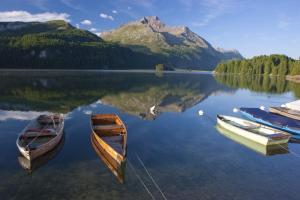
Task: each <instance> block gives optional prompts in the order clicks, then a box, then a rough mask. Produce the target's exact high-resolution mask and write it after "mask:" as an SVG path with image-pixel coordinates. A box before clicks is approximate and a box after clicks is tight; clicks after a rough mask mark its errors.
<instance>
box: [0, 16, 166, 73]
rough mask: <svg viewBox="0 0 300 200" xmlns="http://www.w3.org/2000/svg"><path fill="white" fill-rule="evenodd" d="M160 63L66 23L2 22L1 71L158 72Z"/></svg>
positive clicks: (0, 35) (0, 43)
mask: <svg viewBox="0 0 300 200" xmlns="http://www.w3.org/2000/svg"><path fill="white" fill-rule="evenodd" d="M159 62H160V60H159V59H157V58H153V57H152V56H149V55H145V54H143V53H138V52H133V51H132V50H130V49H129V48H125V47H121V46H120V45H118V44H114V43H110V42H105V41H103V40H102V39H101V38H99V37H98V36H97V35H95V34H93V33H91V32H89V31H85V30H81V29H77V28H75V27H73V26H72V25H71V24H69V23H67V22H65V21H60V20H58V21H49V22H45V23H41V22H27V23H24V22H0V68H8V69H12V68H39V69H43V68H47V69H49V68H50V69H79V68H80V69H108V68H109V69H128V68H129V69H130V68H140V69H143V68H150V67H151V68H154V65H155V64H157V63H159Z"/></svg>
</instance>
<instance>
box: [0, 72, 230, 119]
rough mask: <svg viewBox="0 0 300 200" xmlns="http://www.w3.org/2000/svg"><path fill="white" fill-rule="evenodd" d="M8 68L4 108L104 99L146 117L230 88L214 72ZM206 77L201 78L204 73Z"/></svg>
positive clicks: (69, 105) (0, 84)
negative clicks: (69, 70) (17, 71)
mask: <svg viewBox="0 0 300 200" xmlns="http://www.w3.org/2000/svg"><path fill="white" fill-rule="evenodd" d="M67 73H68V74H67V76H66V75H65V74H64V73H61V72H47V73H46V72H22V73H16V72H6V73H4V74H2V76H1V80H0V96H1V97H0V109H2V110H21V111H29V110H35V111H49V112H64V113H68V112H70V111H72V110H73V109H74V108H76V107H79V106H82V105H87V104H91V103H93V102H95V101H98V100H100V101H101V103H103V104H106V105H111V106H113V107H116V108H118V109H120V110H121V111H123V112H126V113H129V114H132V115H136V116H139V117H141V118H144V119H154V118H155V117H156V116H154V115H153V114H151V113H150V108H151V107H153V106H156V110H157V112H158V113H162V112H183V111H185V110H186V109H187V108H190V107H192V106H193V105H195V104H197V103H199V102H201V101H203V100H204V99H205V98H207V97H208V96H209V95H211V94H212V93H214V92H217V91H220V90H228V89H226V87H224V86H222V85H221V84H218V83H217V82H216V81H214V78H213V77H212V76H210V75H189V74H164V75H163V76H162V77H158V76H155V75H153V74H143V73H133V74H130V73H99V72H98V73H97V72H95V73H91V72H80V73H78V72H77V73H76V72H67ZM199 76H200V77H199Z"/></svg>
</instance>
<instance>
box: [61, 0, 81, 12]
mask: <svg viewBox="0 0 300 200" xmlns="http://www.w3.org/2000/svg"><path fill="white" fill-rule="evenodd" d="M61 2H62V3H63V4H64V5H66V6H68V7H69V8H72V9H74V10H80V11H82V8H81V6H79V5H76V4H74V3H73V0H61Z"/></svg>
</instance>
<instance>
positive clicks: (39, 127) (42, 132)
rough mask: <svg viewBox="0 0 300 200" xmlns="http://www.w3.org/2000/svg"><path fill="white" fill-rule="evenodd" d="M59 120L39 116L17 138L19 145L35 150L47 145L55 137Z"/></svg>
mask: <svg viewBox="0 0 300 200" xmlns="http://www.w3.org/2000/svg"><path fill="white" fill-rule="evenodd" d="M60 122H61V119H59V118H50V117H49V116H46V115H41V116H39V117H38V118H37V120H35V121H34V122H32V123H31V124H30V125H29V126H28V127H27V129H26V130H25V131H24V132H23V133H22V134H21V135H20V136H19V144H20V146H23V147H28V148H29V149H35V148H37V147H38V146H40V145H42V144H44V143H47V142H48V141H49V140H51V139H53V138H54V137H56V135H57V128H59V123H60Z"/></svg>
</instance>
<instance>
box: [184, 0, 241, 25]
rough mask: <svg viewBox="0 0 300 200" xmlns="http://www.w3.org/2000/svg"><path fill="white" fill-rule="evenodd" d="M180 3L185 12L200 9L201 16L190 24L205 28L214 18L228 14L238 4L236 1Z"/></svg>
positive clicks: (187, 1) (192, 0) (208, 0)
mask: <svg viewBox="0 0 300 200" xmlns="http://www.w3.org/2000/svg"><path fill="white" fill-rule="evenodd" d="M180 2H181V3H182V5H183V6H184V7H185V9H186V10H187V11H191V10H193V9H195V8H201V10H202V12H203V15H202V16H201V19H200V20H199V21H195V22H192V23H191V24H192V25H193V26H206V25H207V24H208V23H210V22H211V21H212V20H214V19H215V18H217V17H220V16H221V15H223V14H225V13H228V12H230V11H231V10H232V9H233V8H236V7H237V6H238V5H239V4H240V2H238V1H237V0H203V1H195V0H180Z"/></svg>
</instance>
